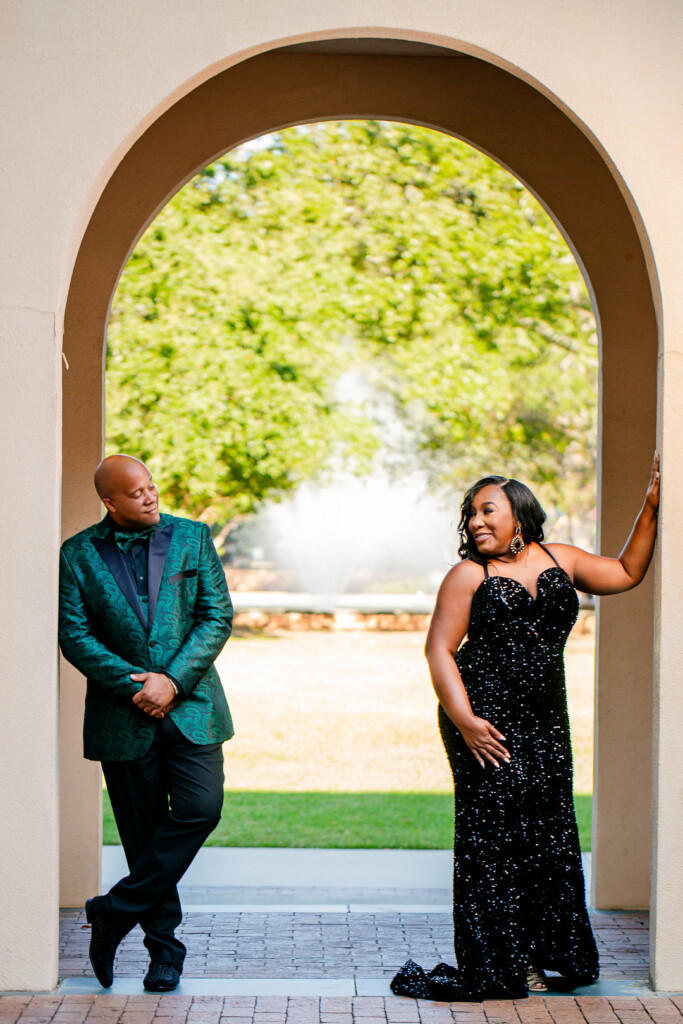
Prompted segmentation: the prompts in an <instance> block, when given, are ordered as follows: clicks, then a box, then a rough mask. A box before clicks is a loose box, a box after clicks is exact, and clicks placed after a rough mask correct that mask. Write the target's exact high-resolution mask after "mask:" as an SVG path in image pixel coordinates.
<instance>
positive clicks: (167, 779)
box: [102, 717, 224, 968]
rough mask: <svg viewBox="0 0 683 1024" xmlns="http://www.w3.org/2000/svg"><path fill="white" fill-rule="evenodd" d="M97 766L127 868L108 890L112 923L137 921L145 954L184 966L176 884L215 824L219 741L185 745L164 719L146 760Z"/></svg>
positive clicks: (125, 925)
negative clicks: (143, 941) (105, 788)
mask: <svg viewBox="0 0 683 1024" xmlns="http://www.w3.org/2000/svg"><path fill="white" fill-rule="evenodd" d="M102 771H103V772H104V777H105V779H106V782H107V789H108V791H109V798H110V800H111V806H112V810H113V812H114V818H115V819H116V825H117V828H118V830H119V835H120V836H121V843H122V844H123V849H124V852H125V854H126V860H127V862H128V869H129V872H130V873H129V874H128V875H127V876H126V877H125V878H122V879H121V881H120V882H117V883H116V885H114V886H113V887H112V888H111V889H110V890H109V893H108V894H107V900H108V906H109V909H110V911H111V915H112V921H113V922H114V924H115V925H116V927H117V929H120V930H121V933H122V934H125V933H126V932H128V931H130V929H131V928H133V927H134V926H135V925H136V924H140V925H141V927H142V929H143V931H144V933H145V946H146V947H147V949H148V951H149V954H150V958H151V959H153V960H164V961H170V962H172V963H174V964H175V965H176V966H177V967H178V968H182V964H183V960H184V959H185V946H184V945H183V943H182V942H181V941H180V940H179V939H177V938H176V937H175V934H174V932H175V929H176V928H177V927H178V925H179V924H180V922H181V920H182V910H181V907H180V898H179V896H178V890H177V888H176V886H177V884H178V882H179V881H180V879H181V878H182V876H183V875H184V874H185V872H186V871H187V869H188V867H189V866H190V864H191V863H192V861H193V859H194V858H195V856H196V855H197V853H198V851H199V849H200V847H201V845H202V843H203V842H204V840H205V839H206V838H207V837H208V836H209V835H210V834H211V832H213V830H214V829H215V827H216V825H217V824H218V822H219V821H220V816H221V809H222V807H223V783H224V775H223V750H222V744H220V743H210V744H208V745H206V746H199V745H197V744H195V743H190V741H189V740H187V739H185V737H184V736H183V734H182V733H181V732H180V730H179V729H178V727H177V726H176V725H175V724H174V723H173V721H172V720H171V718H168V717H167V718H162V719H160V720H159V722H158V724H157V731H156V735H155V737H154V740H153V742H152V745H151V747H150V748H149V750H148V751H147V753H146V754H145V755H144V756H143V757H141V758H138V759H137V760H135V761H106V762H103V763H102Z"/></svg>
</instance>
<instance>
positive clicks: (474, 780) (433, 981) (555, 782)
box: [391, 552, 598, 1000]
mask: <svg viewBox="0 0 683 1024" xmlns="http://www.w3.org/2000/svg"><path fill="white" fill-rule="evenodd" d="M548 554H550V552H548ZM551 557H552V556H551ZM553 560H554V559H553ZM537 587H538V590H537V595H536V597H535V598H534V597H532V596H531V593H530V592H529V591H528V590H527V589H526V587H525V586H524V585H523V584H521V583H520V582H519V581H517V580H514V579H511V578H510V577H506V576H489V574H488V570H487V571H486V578H485V579H484V580H483V581H482V583H481V585H480V587H479V589H478V590H477V591H476V593H475V595H474V598H473V600H472V610H471V620H470V628H469V632H468V639H467V642H466V643H465V644H463V646H462V647H461V648H460V650H459V651H458V654H457V656H456V661H457V664H458V668H459V669H460V673H461V675H462V679H463V682H464V684H465V688H466V690H467V694H468V696H469V699H470V702H471V704H472V709H473V711H474V713H475V715H477V716H479V717H481V718H486V719H487V720H488V721H490V722H491V723H493V724H494V725H495V726H497V727H498V729H500V731H501V732H502V733H503V735H504V736H505V737H506V747H507V749H508V750H509V752H510V758H511V760H510V764H501V766H500V768H497V769H496V768H494V767H492V766H490V765H487V767H486V768H481V767H480V765H479V764H478V763H477V762H476V761H475V759H474V757H473V755H472V753H471V752H470V750H469V749H468V747H467V746H466V744H465V742H464V740H463V739H462V736H461V735H460V733H459V732H458V730H457V729H456V728H455V726H454V725H453V724H452V722H451V721H450V719H449V718H447V716H446V715H445V713H444V712H443V711H442V710H441V708H439V725H440V729H441V735H442V738H443V742H444V746H445V748H446V752H447V754H448V759H449V761H450V765H451V769H452V772H453V780H454V785H455V840H454V849H453V853H454V872H453V925H454V945H455V955H456V960H457V968H456V967H451V966H449V965H448V964H439V965H438V966H437V967H435V968H434V970H433V971H430V972H429V973H428V974H427V973H425V972H424V971H423V970H422V968H421V967H419V966H418V965H417V964H416V963H414V962H413V961H408V963H407V964H405V965H404V967H403V968H402V969H401V970H400V971H399V973H398V974H397V975H396V977H395V978H394V979H393V981H392V983H391V987H392V990H393V991H394V992H395V993H396V994H397V995H409V996H415V997H418V998H428V999H444V1000H480V999H484V998H520V997H523V996H525V995H527V994H528V991H527V981H526V973H527V969H528V967H529V966H530V965H532V964H533V965H540V966H541V967H543V968H544V969H545V970H548V971H552V972H557V973H558V974H559V975H561V976H562V980H561V981H559V980H558V982H557V987H564V988H566V989H568V990H569V989H572V988H574V987H576V986H577V985H585V984H588V983H589V982H591V981H594V980H595V979H596V978H597V976H598V953H597V948H596V945H595V940H594V938H593V933H592V931H591V926H590V922H589V919H588V913H587V910H586V903H585V894H584V878H583V869H582V866H581V851H580V847H579V838H578V831H577V827H576V819H575V815H574V803H573V798H572V790H573V785H572V781H573V780H572V776H573V769H572V754H571V743H570V735H569V718H568V714H567V700H566V693H565V678H564V646H565V644H566V641H567V637H568V636H569V632H570V630H571V628H572V626H573V624H574V622H575V621H576V617H577V614H578V599H577V595H576V591H575V590H574V587H573V585H572V583H571V580H570V579H569V577H568V576H567V574H566V573H565V571H564V570H563V569H562V568H560V567H559V566H558V565H555V566H552V567H550V568H549V569H546V570H545V571H544V572H542V573H541V574H540V576H539V577H538V583H537Z"/></svg>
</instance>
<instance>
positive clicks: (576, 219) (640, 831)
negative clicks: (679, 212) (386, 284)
mask: <svg viewBox="0 0 683 1024" xmlns="http://www.w3.org/2000/svg"><path fill="white" fill-rule="evenodd" d="M366 43H367V41H366ZM345 48H348V47H344V45H341V46H337V47H336V48H335V45H334V43H327V44H326V45H325V46H324V47H323V52H319V51H318V52H316V50H315V49H313V51H311V50H310V49H303V50H301V49H293V50H291V49H290V50H289V51H282V50H280V51H271V52H268V53H264V54H261V55H259V56H257V57H253V58H251V59H249V60H246V61H244V62H243V63H241V64H238V65H236V66H234V67H232V68H230V69H229V70H227V71H224V72H222V73H221V74H218V75H216V76H215V77H213V78H211V79H210V80H208V81H207V82H205V83H204V84H203V85H201V86H199V87H198V88H196V89H194V90H193V91H191V92H189V93H188V94H187V95H185V96H184V97H183V98H182V99H180V100H179V101H178V102H177V103H176V104H175V105H174V106H173V107H172V108H170V109H169V110H168V111H167V112H166V113H165V114H163V115H162V116H161V117H160V118H159V119H158V120H157V121H155V122H154V123H153V124H152V125H151V126H150V127H149V128H148V129H147V131H146V132H145V133H144V134H143V135H142V136H141V137H140V138H139V139H138V141H137V142H136V143H135V144H134V145H133V146H132V148H131V149H130V150H129V151H128V153H127V154H126V156H125V157H124V158H123V159H122V161H121V163H120V164H119V165H118V167H117V169H116V171H115V172H114V174H113V175H112V177H111V179H110V181H109V183H108V184H107V186H106V188H105V190H104V191H103V193H102V195H101V197H100V200H99V202H98V204H97V207H96V208H95V210H94V212H93V215H92V217H91V219H90V222H89V225H88V228H87V230H86V232H85V235H84V237H83V241H82V244H81V247H80V251H79V254H78V258H77V261H76V264H75V267H74V272H73V277H72V281H71V287H70V290H69V297H68V302H67V307H66V316H65V337H64V351H65V354H66V357H67V359H68V361H69V365H70V370H69V372H68V373H67V374H66V375H65V381H64V413H63V444H64V448H63V450H64V462H63V485H64V498H63V529H64V533H65V535H69V534H71V533H73V532H75V531H76V530H77V529H80V528H82V527H83V526H85V525H87V524H88V523H90V522H92V521H93V520H94V519H95V518H96V517H97V514H98V507H97V503H96V502H95V500H94V497H93V495H92V494H91V471H92V466H93V465H94V463H95V462H97V460H98V459H99V458H100V455H101V451H102V439H103V403H102V391H103V388H102V382H103V339H104V333H105V327H106V320H107V314H108V309H109V304H110V301H111V297H112V294H113V291H114V288H115V285H116V281H117V279H118V275H119V273H120V271H121V269H122V267H123V265H124V263H125V260H126V258H127V256H128V254H129V253H130V251H131V249H132V247H133V245H134V244H135V241H136V240H137V238H138V237H139V235H140V234H141V232H142V231H143V230H144V228H145V227H146V225H147V224H148V223H149V222H150V220H151V219H152V218H153V217H154V216H155V214H156V213H157V212H158V211H159V209H160V208H161V207H162V206H163V204H164V203H165V202H166V201H167V199H168V197H169V196H170V195H172V194H173V193H174V192H175V191H176V190H177V189H178V188H179V187H180V186H181V185H182V184H183V183H184V182H185V181H187V180H188V179H189V178H190V177H191V176H192V175H193V174H194V173H195V172H196V171H197V170H198V169H199V168H201V167H202V166H204V165H206V164H207V163H209V162H210V161H211V160H212V159H213V158H215V157H216V156H217V155H218V154H220V153H222V152H225V151H226V150H227V149H230V148H232V147H234V146H235V145H237V144H238V143H240V142H242V141H244V140H246V139H248V138H253V137H255V136H257V135H261V134H265V133H266V132H268V131H272V130H274V129H276V128H280V127H284V126H286V125H292V124H297V123H305V122H311V121H320V120H330V119H340V120H342V119H352V118H378V119H384V120H396V121H404V122H409V123H415V124H422V125H425V126H428V127H432V128H436V129H438V130H440V131H443V132H445V133H447V134H451V135H454V136H457V137H459V138H462V139H464V140H466V141H468V142H470V143H471V144H472V145H474V146H476V147H477V148H479V149H481V150H483V151H484V152H487V153H489V154H490V155H491V156H492V157H493V158H494V159H496V160H497V161H498V162H499V163H501V164H503V165H505V166H507V167H509V168H510V169H511V170H512V171H513V173H514V174H515V175H516V176H517V177H519V178H520V179H521V180H522V181H524V182H525V183H526V184H527V186H528V187H529V188H530V189H531V190H532V191H533V192H534V193H535V194H536V195H537V196H538V197H539V198H540V200H541V202H542V203H543V204H544V205H545V206H546V208H547V209H548V210H549V211H550V212H551V214H552V215H553V217H554V218H555V220H556V222H557V223H558V224H559V225H560V227H561V229H562V231H563V232H564V234H565V237H566V238H567V239H568V240H569V242H570V245H571V246H572V248H573V250H574V252H575V253H576V255H577V258H578V260H579V261H580V263H581V265H582V266H583V268H584V271H585V275H586V279H587V281H588V282H589V283H590V287H591V290H592V294H593V298H594V308H595V311H596V314H597V316H598V318H599V322H600V329H601V394H600V401H601V417H600V471H599V497H600V509H601V512H600V523H599V536H600V545H601V548H602V550H604V551H606V552H614V551H615V550H617V549H618V547H619V546H620V544H621V542H622V541H623V537H624V536H625V534H626V532H627V530H628V527H629V525H630V522H631V518H632V514H633V509H634V508H635V507H637V504H638V502H639V500H640V496H641V491H642V480H643V479H645V477H646V474H647V467H648V464H649V461H650V456H651V451H652V448H653V447H654V432H655V394H656V353H657V329H656V320H655V311H654V304H653V298H652V292H651V287H650V282H649V279H648V273H647V268H646V262H645V256H644V253H643V249H642V246H641V243H640V240H639V237H638V232H637V227H636V224H635V222H634V219H633V217H632V215H631V212H630V210H629V206H628V203H627V201H626V198H625V196H624V195H623V194H622V191H621V190H620V186H619V183H618V181H617V180H616V178H615V176H614V174H613V173H612V170H611V169H610V167H609V166H608V163H607V162H606V160H605V159H604V158H603V157H602V155H601V154H600V153H599V151H598V149H597V148H596V146H595V145H594V144H593V143H592V141H591V140H590V139H589V138H588V137H587V135H586V134H584V132H583V131H582V130H581V129H580V128H579V127H577V125H576V124H575V123H574V122H573V121H572V120H571V118H570V117H569V116H568V115H567V114H566V113H564V112H563V111H562V110H561V109H560V108H559V107H558V106H557V105H555V104H554V103H553V102H551V101H550V100H549V99H547V98H546V97H545V96H543V95H542V93H541V92H540V91H538V90H536V89H535V88H533V87H532V86H530V85H528V84H526V83H524V82H523V81H522V80H521V79H519V78H517V77H515V76H514V75H512V74H510V73H509V72H507V71H504V70H501V69H500V68H498V67H496V66H494V65H493V64H491V63H487V62H486V61H484V60H481V59H479V58H475V57H472V56H467V55H464V54H458V53H451V52H449V51H444V50H442V49H438V50H436V51H435V52H434V53H432V52H431V51H427V52H425V51H424V49H421V50H419V52H418V53H417V54H415V53H405V50H404V48H403V47H400V46H397V47H396V48H395V50H397V51H398V52H394V53H393V54H391V53H387V46H386V41H384V45H383V46H382V47H380V48H379V49H380V52H373V48H372V46H371V45H366V47H365V50H366V52H361V53H357V52H356V53H348V52H343V51H344V49H345ZM335 49H336V50H337V52H335ZM340 49H341V50H342V52H338V51H339V50H340ZM389 49H390V47H389ZM330 51H332V52H330ZM651 664H652V591H651V584H650V585H646V586H644V587H642V588H640V589H639V590H637V591H635V592H634V593H632V594H629V595H623V596H621V597H619V598H616V599H611V602H610V603H609V604H607V605H606V606H605V607H604V609H601V610H600V613H599V636H598V687H599V688H598V698H597V708H596V710H597V715H596V751H597V768H596V773H595V785H596V790H595V792H596V796H595V810H596V813H595V814H594V822H595V824H594V843H593V850H594V856H595V871H594V901H595V905H596V906H598V907H604V908H607V907H622V908H626V907H633V908H635V907H643V906H646V905H647V902H648V876H649V801H650V785H649V779H650V733H651V724H650V723H651V697H652V685H651V677H652V669H651ZM625 695H627V699H625ZM62 701H63V711H62V725H61V730H62V749H63V755H62V758H63V760H62V763H63V786H62V800H63V815H64V819H65V821H66V822H67V823H68V827H64V828H63V830H62V835H63V840H62V843H63V845H62V863H63V865H64V875H63V892H64V902H66V903H71V904H73V903H76V902H80V900H81V898H82V897H83V895H84V893H85V894H86V895H88V894H90V892H91V891H92V889H93V888H94V887H95V885H96V881H95V879H96V874H97V864H98V861H99V851H98V849H97V847H98V844H99V823H98V822H97V816H96V815H95V814H92V815H87V814H83V801H84V793H87V797H85V799H87V800H88V801H89V802H90V806H91V807H92V808H95V807H96V806H97V801H98V800H99V794H98V792H97V790H98V785H99V775H98V773H96V772H94V771H92V770H91V768H92V766H90V765H87V764H84V763H83V762H82V761H81V759H80V743H79V734H80V727H81V707H82V696H81V688H80V684H79V682H78V679H77V678H76V677H75V674H73V673H71V672H70V671H65V672H64V673H63V687H62ZM627 775H628V778H629V780H630V784H629V787H624V786H623V781H622V780H623V778H624V777H626V776H627ZM76 780H79V784H78V785H75V784H74V783H75V781H76ZM76 805H77V806H76ZM73 822H79V823H80V824H79V825H78V826H77V827H76V828H74V827H73V826H72V823H73Z"/></svg>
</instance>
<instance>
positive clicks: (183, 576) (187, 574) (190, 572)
mask: <svg viewBox="0 0 683 1024" xmlns="http://www.w3.org/2000/svg"><path fill="white" fill-rule="evenodd" d="M196 575H197V570H196V569H183V571H182V572H174V573H173V575H172V576H169V577H168V582H169V583H178V582H179V581H180V580H189V579H190V578H191V577H192V576H196Z"/></svg>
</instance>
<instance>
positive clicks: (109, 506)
mask: <svg viewBox="0 0 683 1024" xmlns="http://www.w3.org/2000/svg"><path fill="white" fill-rule="evenodd" d="M102 504H103V505H104V507H105V508H106V510H107V512H116V505H115V504H114V502H113V501H112V500H111V498H102Z"/></svg>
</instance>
